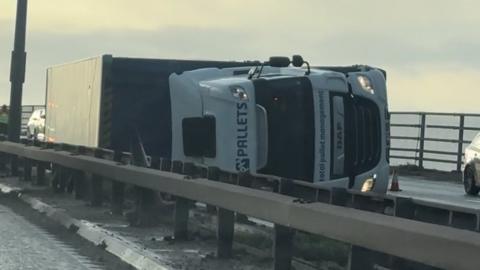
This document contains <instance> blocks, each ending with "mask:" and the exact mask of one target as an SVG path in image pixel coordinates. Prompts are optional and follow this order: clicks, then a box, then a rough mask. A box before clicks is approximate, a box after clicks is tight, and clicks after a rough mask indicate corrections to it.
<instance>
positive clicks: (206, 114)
mask: <svg viewBox="0 0 480 270" xmlns="http://www.w3.org/2000/svg"><path fill="white" fill-rule="evenodd" d="M252 74H253V76H252ZM385 77H386V76H385V72H384V71H382V70H380V69H377V68H372V67H369V66H352V67H348V68H343V69H338V68H335V67H324V68H322V67H319V68H312V69H310V67H308V70H307V69H305V68H302V67H294V66H273V65H269V64H268V63H266V64H265V65H262V66H261V68H259V67H258V66H251V67H239V68H223V69H220V68H204V69H197V70H192V71H186V72H183V73H181V74H172V75H170V77H169V86H170V98H171V104H172V105H171V110H172V114H171V115H172V159H174V160H184V161H191V162H195V163H198V164H203V165H205V166H216V167H219V168H220V169H222V170H225V171H230V172H249V173H251V174H267V175H276V176H279V177H284V178H289V179H296V180H303V181H307V182H311V183H313V184H317V185H322V186H326V187H344V188H350V189H356V190H360V191H364V192H367V191H368V192H377V193H384V192H386V190H387V186H388V175H389V164H388V157H387V151H388V149H387V145H388V124H387V123H388V122H387V121H388V109H387V108H388V106H387V95H386V78H385ZM199 100H200V101H201V102H198V101H199Z"/></svg>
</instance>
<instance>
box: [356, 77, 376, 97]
mask: <svg viewBox="0 0 480 270" xmlns="http://www.w3.org/2000/svg"><path fill="white" fill-rule="evenodd" d="M357 81H358V83H359V84H360V86H361V87H362V89H363V90H365V91H367V92H369V93H370V94H375V90H374V89H373V85H372V82H371V81H370V79H369V78H368V77H367V76H364V75H358V76H357Z"/></svg>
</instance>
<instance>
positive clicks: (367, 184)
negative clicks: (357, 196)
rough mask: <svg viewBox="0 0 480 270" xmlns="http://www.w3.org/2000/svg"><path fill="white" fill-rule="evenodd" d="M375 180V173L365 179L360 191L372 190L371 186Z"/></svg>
mask: <svg viewBox="0 0 480 270" xmlns="http://www.w3.org/2000/svg"><path fill="white" fill-rule="evenodd" d="M376 180H377V175H376V174H374V175H372V176H371V177H369V178H368V179H366V180H365V182H363V185H362V190H361V191H362V192H368V191H372V189H373V187H374V186H375V181H376Z"/></svg>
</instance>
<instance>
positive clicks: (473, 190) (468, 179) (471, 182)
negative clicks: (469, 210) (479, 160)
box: [463, 166, 480, 195]
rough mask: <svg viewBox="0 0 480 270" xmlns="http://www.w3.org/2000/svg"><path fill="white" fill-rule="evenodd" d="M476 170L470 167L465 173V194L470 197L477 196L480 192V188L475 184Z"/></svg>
mask: <svg viewBox="0 0 480 270" xmlns="http://www.w3.org/2000/svg"><path fill="white" fill-rule="evenodd" d="M475 182H476V181H475V170H474V169H473V168H472V167H471V166H468V167H466V168H465V172H464V173H463V187H464V188H465V192H466V193H467V194H469V195H477V194H478V192H479V191H480V188H479V187H477V185H476V184H475Z"/></svg>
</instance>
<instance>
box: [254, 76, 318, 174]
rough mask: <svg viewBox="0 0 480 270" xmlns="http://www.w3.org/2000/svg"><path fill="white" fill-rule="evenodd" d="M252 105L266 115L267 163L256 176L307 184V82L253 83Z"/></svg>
mask: <svg viewBox="0 0 480 270" xmlns="http://www.w3.org/2000/svg"><path fill="white" fill-rule="evenodd" d="M254 85H255V99H256V103H257V104H258V105H260V106H262V107H264V108H265V110H266V111H267V121H268V159H267V165H266V166H265V167H264V168H263V169H261V170H260V173H264V174H272V175H277V176H280V177H285V178H291V179H300V180H308V181H311V180H312V179H313V163H314V148H315V147H314V135H315V129H314V111H313V92H312V85H311V83H310V81H309V80H308V78H306V77H300V78H298V77H297V78H281V79H265V78H260V79H257V80H254Z"/></svg>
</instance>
